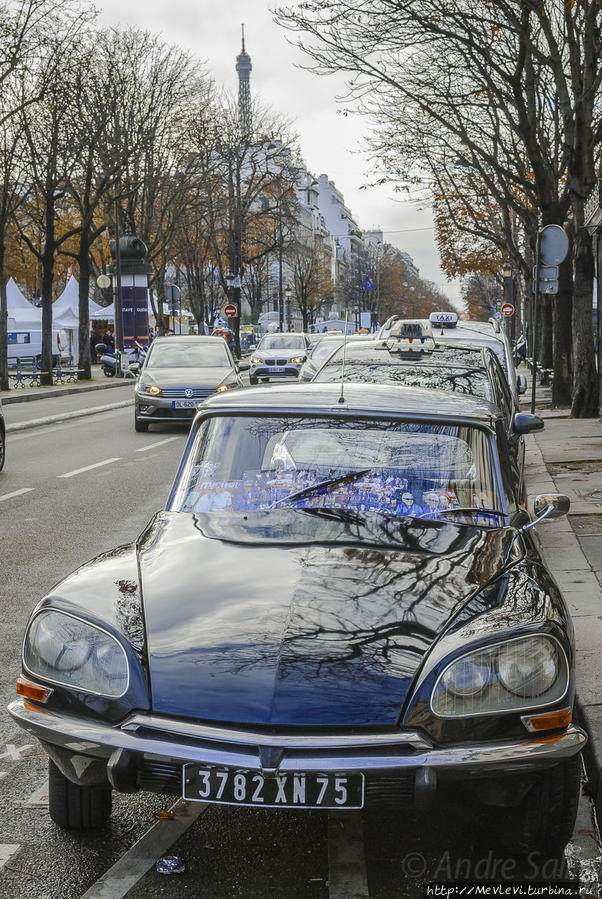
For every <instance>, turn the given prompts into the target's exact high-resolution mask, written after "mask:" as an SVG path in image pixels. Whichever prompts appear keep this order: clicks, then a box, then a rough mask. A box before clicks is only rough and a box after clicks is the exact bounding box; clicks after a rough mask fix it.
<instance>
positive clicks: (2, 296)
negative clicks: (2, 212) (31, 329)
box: [0, 241, 9, 390]
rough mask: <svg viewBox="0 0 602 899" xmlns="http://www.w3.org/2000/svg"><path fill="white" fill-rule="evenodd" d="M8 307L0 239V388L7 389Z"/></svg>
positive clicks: (2, 244) (2, 245) (2, 242)
mask: <svg viewBox="0 0 602 899" xmlns="http://www.w3.org/2000/svg"><path fill="white" fill-rule="evenodd" d="M7 332H8V309H7V305H6V273H5V271H4V241H0V390H8V388H9V383H8V361H7V356H8V333H7Z"/></svg>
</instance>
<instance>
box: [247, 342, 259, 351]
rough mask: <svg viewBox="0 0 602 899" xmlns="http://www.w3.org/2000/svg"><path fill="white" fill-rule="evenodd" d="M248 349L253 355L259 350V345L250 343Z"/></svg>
mask: <svg viewBox="0 0 602 899" xmlns="http://www.w3.org/2000/svg"><path fill="white" fill-rule="evenodd" d="M247 349H248V351H249V352H250V353H252V352H253V350H256V349H257V344H256V343H250V344H249V346H248V347H247Z"/></svg>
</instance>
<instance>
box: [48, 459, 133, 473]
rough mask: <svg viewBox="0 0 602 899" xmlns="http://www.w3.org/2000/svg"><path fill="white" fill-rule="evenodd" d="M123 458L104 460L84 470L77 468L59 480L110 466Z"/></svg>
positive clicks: (85, 467)
mask: <svg viewBox="0 0 602 899" xmlns="http://www.w3.org/2000/svg"><path fill="white" fill-rule="evenodd" d="M120 459H121V456H116V457H115V458H114V459H103V460H102V462H95V463H94V464H93V465H86V466H84V468H75V469H74V470H73V471H67V472H66V473H65V474H60V475H58V477H59V478H72V477H74V476H75V475H76V474H83V472H84V471H91V470H92V469H93V468H100V467H101V466H103V465H110V464H111V462H119V460H120Z"/></svg>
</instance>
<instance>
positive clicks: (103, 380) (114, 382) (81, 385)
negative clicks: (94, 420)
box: [0, 365, 134, 406]
mask: <svg viewBox="0 0 602 899" xmlns="http://www.w3.org/2000/svg"><path fill="white" fill-rule="evenodd" d="M127 383H132V384H133V383H134V379H131V380H130V379H127V380H126V379H124V378H107V377H105V375H103V373H102V366H101V365H93V366H92V380H91V381H69V382H66V383H65V384H54V385H53V386H52V387H14V388H13V389H11V390H4V391H0V400H1V401H2V405H3V406H10V405H11V404H12V403H28V402H32V401H33V400H42V399H48V397H57V396H66V395H68V394H70V393H87V392H89V391H92V390H106V389H107V388H111V387H123V385H124V384H127ZM11 384H14V379H12V378H11Z"/></svg>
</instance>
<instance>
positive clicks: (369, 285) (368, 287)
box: [364, 278, 373, 290]
mask: <svg viewBox="0 0 602 899" xmlns="http://www.w3.org/2000/svg"><path fill="white" fill-rule="evenodd" d="M372 286H373V285H372V281H371V280H370V278H366V280H365V281H364V287H365V289H366V290H372Z"/></svg>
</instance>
